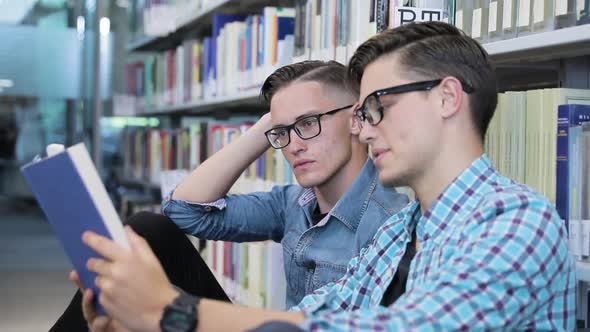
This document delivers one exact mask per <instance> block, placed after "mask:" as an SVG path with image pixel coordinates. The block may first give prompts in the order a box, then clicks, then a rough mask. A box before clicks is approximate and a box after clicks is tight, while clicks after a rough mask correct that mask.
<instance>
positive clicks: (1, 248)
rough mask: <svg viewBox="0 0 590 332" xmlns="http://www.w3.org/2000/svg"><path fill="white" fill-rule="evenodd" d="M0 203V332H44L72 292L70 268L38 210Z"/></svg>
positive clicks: (57, 315) (68, 299) (66, 302)
mask: <svg viewBox="0 0 590 332" xmlns="http://www.w3.org/2000/svg"><path fill="white" fill-rule="evenodd" d="M2 203H3V204H2V205H0V215H2V218H0V227H1V228H2V232H0V275H2V277H1V278H0V298H1V299H2V300H1V301H0V322H1V323H0V332H28V331H47V330H48V329H49V328H50V327H51V325H52V324H53V323H54V322H55V320H56V319H57V317H59V315H60V314H61V313H62V312H63V310H64V308H65V307H66V306H67V304H68V303H69V301H70V299H71V297H72V295H73V294H74V292H75V290H76V287H75V285H73V284H72V283H71V282H70V281H69V280H68V273H69V271H70V269H71V268H70V263H69V261H68V260H67V257H66V256H65V254H64V252H63V250H62V248H61V246H60V244H59V242H58V241H57V239H56V238H55V236H54V235H53V232H52V231H51V228H50V226H49V224H48V223H47V221H46V220H45V217H44V216H43V215H42V213H41V212H40V211H39V210H37V209H34V208H33V209H32V208H31V207H30V206H28V205H22V204H10V206H9V204H4V203H6V202H2ZM23 243H26V244H27V245H23Z"/></svg>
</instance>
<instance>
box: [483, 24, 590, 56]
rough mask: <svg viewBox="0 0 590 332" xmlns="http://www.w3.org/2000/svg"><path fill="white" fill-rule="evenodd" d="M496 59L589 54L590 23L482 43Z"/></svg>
mask: <svg viewBox="0 0 590 332" xmlns="http://www.w3.org/2000/svg"><path fill="white" fill-rule="evenodd" d="M483 46H484V48H485V49H486V51H487V52H488V53H489V54H490V55H491V56H492V58H493V59H494V62H496V63H519V62H538V61H545V60H551V59H557V58H564V57H565V58H567V57H575V56H580V55H586V54H590V24H585V25H580V26H575V27H570V28H565V29H559V30H553V31H547V32H540V33H536V34H531V35H527V36H522V37H517V38H512V39H506V40H500V41H496V42H491V43H486V44H483Z"/></svg>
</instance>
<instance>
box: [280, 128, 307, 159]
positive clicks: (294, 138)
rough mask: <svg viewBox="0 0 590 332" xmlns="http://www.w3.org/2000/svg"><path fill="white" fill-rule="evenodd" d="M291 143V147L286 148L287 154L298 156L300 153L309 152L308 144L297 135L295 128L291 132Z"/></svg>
mask: <svg viewBox="0 0 590 332" xmlns="http://www.w3.org/2000/svg"><path fill="white" fill-rule="evenodd" d="M289 141H290V142H289V145H287V146H286V147H285V149H286V150H287V151H286V152H288V153H291V154H293V155H297V154H298V153H300V152H303V151H305V150H307V144H306V143H305V140H303V139H302V138H301V137H299V135H297V133H296V132H295V128H293V129H291V131H290V132H289Z"/></svg>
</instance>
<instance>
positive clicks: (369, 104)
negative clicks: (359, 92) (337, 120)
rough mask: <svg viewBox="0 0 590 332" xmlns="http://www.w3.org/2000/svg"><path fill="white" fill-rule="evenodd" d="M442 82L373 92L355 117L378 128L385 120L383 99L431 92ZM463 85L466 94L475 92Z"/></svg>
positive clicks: (417, 83) (416, 84)
mask: <svg viewBox="0 0 590 332" xmlns="http://www.w3.org/2000/svg"><path fill="white" fill-rule="evenodd" d="M441 82H442V79H437V80H431V81H422V82H415V83H408V84H403V85H398V86H394V87H391V88H386V89H380V90H376V91H373V92H372V93H371V94H369V95H368V96H367V97H366V98H365V100H364V101H363V103H362V104H361V106H360V107H359V108H357V109H356V110H355V114H354V115H355V116H356V118H357V119H358V120H359V121H360V124H361V125H362V123H363V122H365V121H367V122H368V123H369V124H370V125H371V126H376V125H378V124H379V122H381V120H382V119H383V111H384V107H383V104H381V99H380V98H381V97H383V96H387V95H392V94H402V93H407V92H414V91H430V90H432V89H433V88H434V87H436V86H437V85H439V84H440V83H441ZM461 84H462V86H463V91H465V92H466V93H472V92H474V91H475V90H474V89H473V88H472V87H471V86H470V85H468V84H466V83H463V82H461Z"/></svg>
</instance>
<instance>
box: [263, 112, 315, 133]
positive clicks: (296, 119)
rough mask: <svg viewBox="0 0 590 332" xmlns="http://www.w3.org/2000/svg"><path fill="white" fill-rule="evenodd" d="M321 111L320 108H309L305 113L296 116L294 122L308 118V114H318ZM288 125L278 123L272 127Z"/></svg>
mask: <svg viewBox="0 0 590 332" xmlns="http://www.w3.org/2000/svg"><path fill="white" fill-rule="evenodd" d="M320 113H321V112H319V111H318V110H309V111H307V112H305V113H304V114H301V115H300V116H298V117H296V118H295V121H294V122H293V123H295V122H297V121H299V120H301V119H303V118H306V117H308V116H311V115H316V114H320ZM286 126H288V125H286V124H277V125H274V126H272V129H275V128H281V127H286Z"/></svg>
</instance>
